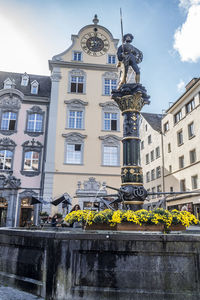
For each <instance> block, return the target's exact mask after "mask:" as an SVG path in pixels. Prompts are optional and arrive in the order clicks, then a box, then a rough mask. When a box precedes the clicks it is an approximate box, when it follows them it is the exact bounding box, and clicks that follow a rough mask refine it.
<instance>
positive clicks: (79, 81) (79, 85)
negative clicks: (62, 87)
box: [68, 69, 86, 94]
mask: <svg viewBox="0 0 200 300" xmlns="http://www.w3.org/2000/svg"><path fill="white" fill-rule="evenodd" d="M68 78H69V82H68V83H69V85H68V92H69V93H76V94H83V93H85V92H86V88H85V87H86V73H85V72H84V71H82V70H80V69H74V70H71V71H70V72H69V75H68Z"/></svg>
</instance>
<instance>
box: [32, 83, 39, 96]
mask: <svg viewBox="0 0 200 300" xmlns="http://www.w3.org/2000/svg"><path fill="white" fill-rule="evenodd" d="M38 87H39V83H38V82H37V81H36V80H34V81H33V82H31V94H34V95H37V94H38Z"/></svg>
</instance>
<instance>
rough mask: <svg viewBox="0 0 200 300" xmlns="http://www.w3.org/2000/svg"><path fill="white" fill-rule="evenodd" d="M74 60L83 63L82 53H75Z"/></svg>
mask: <svg viewBox="0 0 200 300" xmlns="http://www.w3.org/2000/svg"><path fill="white" fill-rule="evenodd" d="M73 60H75V61H81V60H82V53H81V52H79V51H74V52H73Z"/></svg>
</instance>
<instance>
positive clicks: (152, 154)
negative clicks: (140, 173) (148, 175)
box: [150, 150, 154, 161]
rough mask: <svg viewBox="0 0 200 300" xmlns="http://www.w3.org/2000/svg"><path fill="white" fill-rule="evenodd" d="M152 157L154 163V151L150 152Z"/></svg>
mask: <svg viewBox="0 0 200 300" xmlns="http://www.w3.org/2000/svg"><path fill="white" fill-rule="evenodd" d="M150 155H151V161H153V160H154V150H152V151H151V152H150Z"/></svg>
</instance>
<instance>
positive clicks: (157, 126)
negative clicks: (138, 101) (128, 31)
mask: <svg viewBox="0 0 200 300" xmlns="http://www.w3.org/2000/svg"><path fill="white" fill-rule="evenodd" d="M141 115H142V116H143V118H144V119H145V120H146V121H147V122H148V123H149V125H150V126H151V127H152V128H153V129H154V130H156V131H158V132H160V131H161V120H162V118H163V117H164V116H163V115H161V114H150V113H141Z"/></svg>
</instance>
